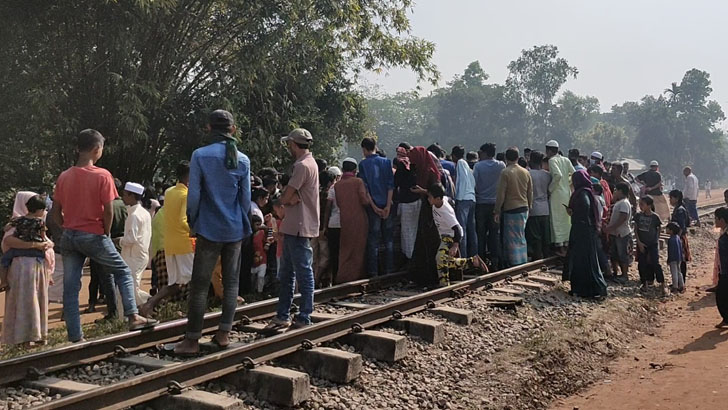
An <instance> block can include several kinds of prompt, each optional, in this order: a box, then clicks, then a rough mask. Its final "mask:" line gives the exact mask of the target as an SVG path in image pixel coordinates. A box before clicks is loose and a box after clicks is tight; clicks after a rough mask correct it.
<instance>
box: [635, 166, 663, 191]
mask: <svg viewBox="0 0 728 410" xmlns="http://www.w3.org/2000/svg"><path fill="white" fill-rule="evenodd" d="M637 180H639V181H642V182H644V183H645V185H646V186H648V187H651V186H655V185H657V184H659V183H660V182H662V175H661V174H660V173H659V172H657V171H654V170H649V171H647V172H643V173H641V174H639V175H638V176H637ZM647 195H662V189H661V188H660V187H657V188H655V189H653V190H652V191H647Z"/></svg>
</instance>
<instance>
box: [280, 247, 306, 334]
mask: <svg viewBox="0 0 728 410" xmlns="http://www.w3.org/2000/svg"><path fill="white" fill-rule="evenodd" d="M312 264H313V248H311V239H310V238H302V237H300V236H293V235H288V234H286V235H285V237H284V238H283V255H282V256H281V265H280V270H279V271H278V279H279V280H280V282H281V291H280V293H279V295H278V312H277V317H278V319H280V320H288V319H289V318H290V312H291V303H293V290H294V285H295V283H296V282H298V290H299V291H300V292H301V306H299V309H298V316H297V317H296V321H297V322H299V323H302V324H306V325H307V324H310V323H311V313H313V268H312V266H311V265H312Z"/></svg>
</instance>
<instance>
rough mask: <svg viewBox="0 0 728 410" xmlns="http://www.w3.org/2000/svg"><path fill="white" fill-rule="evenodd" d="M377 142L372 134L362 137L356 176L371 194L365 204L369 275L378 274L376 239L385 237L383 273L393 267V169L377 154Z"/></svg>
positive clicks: (391, 270) (390, 270) (377, 243)
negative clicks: (362, 156)
mask: <svg viewBox="0 0 728 410" xmlns="http://www.w3.org/2000/svg"><path fill="white" fill-rule="evenodd" d="M376 149H377V144H376V142H375V141H374V139H373V138H364V139H363V140H362V141H361V150H362V153H363V154H364V159H363V160H362V161H361V162H360V163H359V178H361V179H362V181H364V185H365V186H366V187H367V192H369V196H371V198H372V206H371V207H369V208H367V215H368V216H369V236H368V237H367V273H368V274H369V276H370V277H374V276H377V275H378V274H379V241H380V238H382V237H383V238H384V244H385V252H386V254H385V258H384V260H385V269H386V273H391V272H393V271H394V241H393V235H392V229H393V225H394V221H393V216H392V213H391V212H390V211H391V208H392V194H393V193H394V173H393V172H392V163H391V162H390V161H389V160H388V159H387V158H384V157H381V156H379V155H377V154H376Z"/></svg>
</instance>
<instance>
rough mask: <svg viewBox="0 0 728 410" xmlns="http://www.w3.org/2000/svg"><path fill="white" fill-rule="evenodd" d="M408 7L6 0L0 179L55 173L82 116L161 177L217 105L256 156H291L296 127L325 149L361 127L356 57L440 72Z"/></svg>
mask: <svg viewBox="0 0 728 410" xmlns="http://www.w3.org/2000/svg"><path fill="white" fill-rule="evenodd" d="M411 6H412V2H411V0H373V1H367V2H331V1H329V0H295V1H282V0H185V1H179V0H157V1H151V0H127V1H118V0H106V1H95V0H94V1H92V0H69V1H65V2H50V3H49V2H45V1H41V0H24V1H21V0H7V1H3V2H1V3H0V38H3V39H4V42H3V47H2V48H0V95H2V96H3V98H2V100H0V128H2V129H3V130H4V133H3V135H2V136H1V137H0V138H2V143H3V145H4V147H5V148H6V149H5V150H4V154H5V155H6V158H3V159H5V160H7V161H5V162H3V164H2V166H3V167H5V168H4V170H5V172H4V173H3V174H4V175H6V176H9V177H7V178H5V179H4V181H3V182H1V183H0V188H1V189H2V190H3V191H6V190H10V189H15V188H20V187H23V188H26V187H29V186H32V185H37V184H41V183H45V184H49V183H51V182H52V181H53V179H54V178H55V176H56V175H57V174H58V172H59V171H60V170H62V169H63V168H65V167H67V166H68V165H70V164H71V163H72V160H73V156H74V154H73V140H74V136H75V135H76V134H77V133H78V131H79V130H81V129H83V128H87V127H90V128H96V129H98V130H99V131H101V132H102V133H103V134H104V135H105V136H107V146H106V153H105V156H104V158H103V159H102V165H103V166H105V167H107V168H109V169H110V170H111V171H112V173H114V175H115V176H118V177H120V178H121V179H127V180H135V181H140V182H141V181H143V180H152V178H154V177H155V176H160V175H161V176H164V175H166V174H167V173H168V171H169V170H170V169H173V166H174V164H175V163H176V162H177V161H179V160H180V159H183V158H188V157H189V155H190V153H191V151H192V150H193V149H195V148H196V147H198V146H199V145H200V144H201V143H202V141H203V138H204V136H205V132H204V130H203V125H204V122H205V118H206V114H207V113H208V112H209V111H211V110H212V109H215V108H226V109H229V110H230V111H232V112H233V113H234V114H235V116H236V122H237V125H238V128H239V130H240V133H239V137H240V138H241V140H242V147H243V149H244V151H246V153H248V154H249V156H250V157H251V160H252V162H253V167H254V168H257V167H260V166H263V165H276V166H282V165H285V164H286V163H288V161H289V160H288V155H287V154H286V153H285V151H284V149H283V148H282V147H281V145H280V144H279V143H278V139H279V137H280V135H281V134H282V133H286V132H288V131H289V130H290V129H291V128H293V127H295V126H304V127H307V128H309V129H310V130H311V132H312V133H313V135H314V139H315V143H314V148H313V149H314V151H315V153H316V155H318V156H322V157H328V158H331V157H332V156H333V154H334V152H335V151H336V149H337V147H339V146H340V145H341V144H342V142H343V141H345V140H347V139H352V138H358V137H359V136H361V135H362V134H363V133H364V132H365V128H364V124H365V122H364V120H363V119H364V116H365V107H364V100H363V97H362V96H361V95H360V94H359V92H358V91H357V89H356V82H357V75H358V73H359V72H360V71H361V70H365V69H366V70H377V69H381V68H386V67H407V68H410V69H411V70H413V71H414V72H415V73H416V74H417V75H418V77H419V78H420V79H421V80H422V81H431V82H435V81H436V80H437V77H438V74H437V71H436V68H435V67H434V65H433V64H432V63H431V57H432V53H433V51H434V45H433V44H432V43H430V42H427V41H425V40H422V39H419V38H416V37H413V36H411V35H410V34H409V31H410V25H409V20H408V17H407V12H408V10H409V9H410V7H411ZM17 169H25V170H27V173H22V174H21V173H15V172H13V170H17ZM13 175H16V176H15V177H13ZM28 175H32V178H28Z"/></svg>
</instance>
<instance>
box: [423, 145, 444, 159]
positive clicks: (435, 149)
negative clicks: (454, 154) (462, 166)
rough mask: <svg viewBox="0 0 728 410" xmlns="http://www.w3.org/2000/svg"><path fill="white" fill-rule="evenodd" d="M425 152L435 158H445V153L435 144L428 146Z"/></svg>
mask: <svg viewBox="0 0 728 410" xmlns="http://www.w3.org/2000/svg"><path fill="white" fill-rule="evenodd" d="M427 150H428V151H430V152H431V153H433V154H435V156H436V157H437V158H442V157H444V156H445V151H443V150H442V147H441V146H439V145H437V144H430V146H429V147H427Z"/></svg>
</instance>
